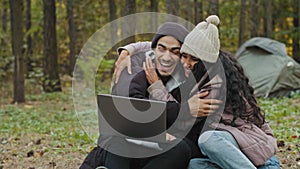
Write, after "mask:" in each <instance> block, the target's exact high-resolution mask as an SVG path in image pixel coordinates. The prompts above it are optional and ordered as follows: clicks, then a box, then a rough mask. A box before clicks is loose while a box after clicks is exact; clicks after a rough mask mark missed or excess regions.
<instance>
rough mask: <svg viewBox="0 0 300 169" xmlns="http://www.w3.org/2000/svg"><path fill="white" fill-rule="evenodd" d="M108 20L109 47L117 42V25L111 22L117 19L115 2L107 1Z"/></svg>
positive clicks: (112, 0) (113, 0)
mask: <svg viewBox="0 0 300 169" xmlns="http://www.w3.org/2000/svg"><path fill="white" fill-rule="evenodd" d="M109 19H110V22H111V29H110V34H111V45H115V43H116V42H117V40H118V36H117V30H118V25H117V24H116V22H113V21H114V20H115V19H117V7H116V3H115V0H109Z"/></svg>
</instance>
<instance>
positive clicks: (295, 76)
mask: <svg viewBox="0 0 300 169" xmlns="http://www.w3.org/2000/svg"><path fill="white" fill-rule="evenodd" d="M236 57H237V59H238V61H239V63H240V64H241V65H242V67H243V68H244V71H245V73H246V75H247V76H248V77H249V83H250V85H252V87H253V88H254V94H255V96H256V97H265V98H266V97H280V96H290V95H291V94H292V93H293V92H300V64H299V63H297V62H296V61H295V60H293V59H292V58H291V57H290V56H288V55H287V52H286V46H285V44H283V43H281V42H278V41H275V40H272V39H269V38H264V37H255V38H252V39H250V40H248V41H247V42H245V43H244V44H243V45H242V46H241V47H240V48H239V49H238V51H237V52H236Z"/></svg>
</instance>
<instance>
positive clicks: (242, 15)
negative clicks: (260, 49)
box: [239, 0, 246, 46]
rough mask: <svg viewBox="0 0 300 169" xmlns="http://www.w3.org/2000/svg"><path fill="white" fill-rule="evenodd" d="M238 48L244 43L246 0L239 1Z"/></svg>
mask: <svg viewBox="0 0 300 169" xmlns="http://www.w3.org/2000/svg"><path fill="white" fill-rule="evenodd" d="M240 2H241V9H240V33H239V46H241V45H242V44H243V43H244V42H245V32H246V0H241V1H240Z"/></svg>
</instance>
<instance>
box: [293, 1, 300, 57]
mask: <svg viewBox="0 0 300 169" xmlns="http://www.w3.org/2000/svg"><path fill="white" fill-rule="evenodd" d="M293 5H294V21H293V24H294V29H295V31H294V32H293V34H298V32H299V30H300V28H299V18H300V13H299V7H300V1H298V0H294V3H293ZM299 41H300V38H299V35H297V36H293V56H294V59H295V60H296V61H297V62H298V63H300V46H299Z"/></svg>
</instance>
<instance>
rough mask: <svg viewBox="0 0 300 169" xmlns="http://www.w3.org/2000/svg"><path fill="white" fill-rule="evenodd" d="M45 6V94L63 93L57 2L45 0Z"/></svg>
mask: <svg viewBox="0 0 300 169" xmlns="http://www.w3.org/2000/svg"><path fill="white" fill-rule="evenodd" d="M43 5H44V61H45V62H44V76H45V77H44V78H45V80H44V83H43V88H44V91H45V92H55V91H61V86H60V80H59V75H58V65H57V57H58V56H57V42H56V27H55V26H56V15H55V0H43Z"/></svg>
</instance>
